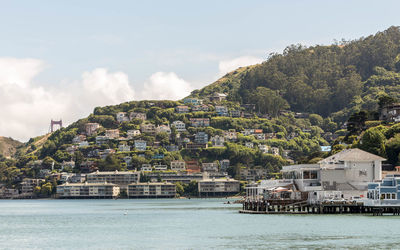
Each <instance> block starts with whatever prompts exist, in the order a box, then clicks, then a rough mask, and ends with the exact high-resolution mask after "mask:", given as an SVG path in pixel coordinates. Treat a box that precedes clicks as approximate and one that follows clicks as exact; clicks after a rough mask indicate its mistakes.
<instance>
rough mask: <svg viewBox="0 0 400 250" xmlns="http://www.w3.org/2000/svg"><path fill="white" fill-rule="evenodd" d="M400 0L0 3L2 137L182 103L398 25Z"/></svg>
mask: <svg viewBox="0 0 400 250" xmlns="http://www.w3.org/2000/svg"><path fill="white" fill-rule="evenodd" d="M399 9H400V1H368V0H363V1H351V0H346V1H342V0H335V1H320V0H313V1H311V0H310V1H306V0H296V1H294V0H293V1H289V0H286V1H285V0H282V1H276V0H271V1H268V0H264V1H257V0H248V1H236V0H229V1H228V0H226V1H224V0H219V1H216V0H202V1H183V0H182V1H174V0H169V1H153V0H149V1H133V0H130V1H128V0H127V1H119V0H113V1H102V0H96V1H91V0H85V1H75V0H68V1H66V0H65V1H54V0H41V1H28V0H27V1H19V0H15V1H7V0H0V136H7V137H12V138H15V139H18V140H20V141H23V142H25V141H27V140H29V138H31V137H35V136H39V135H43V134H45V133H47V132H49V124H50V120H51V119H55V120H56V119H57V120H58V119H62V120H63V123H64V125H68V124H70V123H72V122H74V121H76V120H77V119H79V118H84V117H86V116H88V115H89V114H90V113H91V112H92V111H93V109H94V108H95V107H97V106H106V105H113V104H118V103H121V102H126V101H132V100H143V99H153V100H157V99H158V100H159V99H172V100H178V99H181V98H183V97H185V96H187V95H188V94H189V93H190V92H191V91H192V90H194V89H198V88H201V87H204V86H206V85H208V84H210V83H212V82H214V81H215V80H217V79H218V78H219V77H221V76H223V75H224V74H225V73H227V72H229V71H232V70H234V69H236V68H237V67H240V66H246V65H252V64H257V63H260V62H262V61H264V60H266V58H267V57H268V55H269V54H270V53H272V52H278V53H281V52H282V50H283V49H284V48H285V47H286V46H288V45H290V44H298V43H301V44H303V45H307V46H312V45H316V44H323V45H328V44H331V43H333V42H334V41H335V40H341V39H346V40H351V39H358V38H360V37H366V36H368V35H371V34H375V33H376V32H379V31H383V30H385V29H387V28H388V27H390V26H392V25H396V26H397V25H400V18H399V17H398V10H399Z"/></svg>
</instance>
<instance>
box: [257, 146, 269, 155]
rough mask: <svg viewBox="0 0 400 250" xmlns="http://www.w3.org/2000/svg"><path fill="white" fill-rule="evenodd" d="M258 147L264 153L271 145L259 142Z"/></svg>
mask: <svg viewBox="0 0 400 250" xmlns="http://www.w3.org/2000/svg"><path fill="white" fill-rule="evenodd" d="M258 149H259V150H260V151H261V152H263V153H264V154H267V153H268V152H269V146H268V145H263V144H258Z"/></svg>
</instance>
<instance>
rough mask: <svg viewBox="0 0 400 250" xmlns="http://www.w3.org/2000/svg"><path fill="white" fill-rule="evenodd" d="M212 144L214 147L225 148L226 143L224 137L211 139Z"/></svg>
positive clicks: (217, 136)
mask: <svg viewBox="0 0 400 250" xmlns="http://www.w3.org/2000/svg"><path fill="white" fill-rule="evenodd" d="M211 143H212V146H213V147H223V146H224V143H225V138H224V137H223V136H219V135H216V136H213V137H211Z"/></svg>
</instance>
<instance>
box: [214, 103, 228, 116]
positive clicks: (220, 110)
mask: <svg viewBox="0 0 400 250" xmlns="http://www.w3.org/2000/svg"><path fill="white" fill-rule="evenodd" d="M215 113H217V115H219V116H228V108H227V107H225V106H218V105H217V106H215Z"/></svg>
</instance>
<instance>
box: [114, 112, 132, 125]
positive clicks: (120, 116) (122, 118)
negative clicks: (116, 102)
mask: <svg viewBox="0 0 400 250" xmlns="http://www.w3.org/2000/svg"><path fill="white" fill-rule="evenodd" d="M115 116H116V120H117V122H119V123H122V122H129V115H128V114H127V113H126V112H118V113H117V114H116V115H115Z"/></svg>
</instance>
